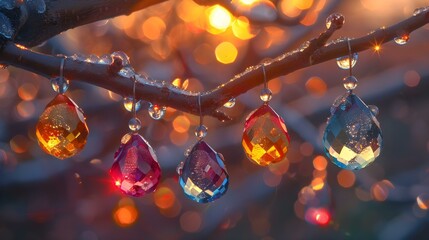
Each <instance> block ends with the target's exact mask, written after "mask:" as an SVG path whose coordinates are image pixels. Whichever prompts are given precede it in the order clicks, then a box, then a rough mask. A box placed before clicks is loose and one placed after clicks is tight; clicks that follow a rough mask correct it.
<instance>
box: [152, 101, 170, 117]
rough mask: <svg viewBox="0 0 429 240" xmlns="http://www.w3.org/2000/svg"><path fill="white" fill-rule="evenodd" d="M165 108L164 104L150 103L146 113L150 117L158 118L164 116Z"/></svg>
mask: <svg viewBox="0 0 429 240" xmlns="http://www.w3.org/2000/svg"><path fill="white" fill-rule="evenodd" d="M166 109H167V108H166V107H165V106H160V105H158V104H152V103H150V104H149V109H148V113H149V116H150V117H151V118H153V119H155V120H159V119H161V118H162V117H164V115H165V111H166Z"/></svg>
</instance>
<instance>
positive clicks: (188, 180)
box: [179, 140, 229, 203]
mask: <svg viewBox="0 0 429 240" xmlns="http://www.w3.org/2000/svg"><path fill="white" fill-rule="evenodd" d="M179 183H180V186H181V187H182V188H183V191H184V193H185V195H186V196H187V197H189V198H190V199H192V200H194V201H196V202H199V203H207V202H212V201H213V200H216V199H218V198H220V197H221V196H222V195H224V194H225V193H226V191H227V190H228V184H229V176H228V172H227V171H226V168H225V165H224V163H223V161H222V158H221V157H220V156H219V154H218V153H217V152H215V151H214V150H213V149H212V148H211V147H210V146H209V145H208V144H207V143H206V142H204V141H202V140H201V141H198V142H197V143H196V144H195V145H194V147H193V148H192V150H191V152H190V153H189V156H188V157H187V158H186V160H185V162H184V164H183V168H182V170H181V174H180V175H179Z"/></svg>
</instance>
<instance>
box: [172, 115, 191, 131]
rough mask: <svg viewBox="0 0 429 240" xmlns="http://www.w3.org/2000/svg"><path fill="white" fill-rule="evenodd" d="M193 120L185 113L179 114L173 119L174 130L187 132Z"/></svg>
mask: <svg viewBox="0 0 429 240" xmlns="http://www.w3.org/2000/svg"><path fill="white" fill-rule="evenodd" d="M190 126H191V122H190V121H189V118H188V117H187V116H185V115H179V116H177V117H176V118H175V119H174V120H173V128H174V131H176V132H178V133H185V132H187V131H188V130H189V127H190Z"/></svg>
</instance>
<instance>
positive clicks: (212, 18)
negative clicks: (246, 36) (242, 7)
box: [206, 4, 232, 34]
mask: <svg viewBox="0 0 429 240" xmlns="http://www.w3.org/2000/svg"><path fill="white" fill-rule="evenodd" d="M206 14H207V16H208V19H209V23H210V26H211V27H212V28H214V29H215V30H218V31H219V33H220V32H224V31H225V30H226V29H227V28H228V27H229V26H230V24H231V21H232V15H231V13H230V12H229V11H228V10H226V9H225V8H224V7H222V6H220V5H217V4H216V5H214V6H213V7H210V8H208V9H207V13H206ZM211 33H214V34H216V32H211Z"/></svg>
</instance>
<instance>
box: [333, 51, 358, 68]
mask: <svg viewBox="0 0 429 240" xmlns="http://www.w3.org/2000/svg"><path fill="white" fill-rule="evenodd" d="M358 58H359V55H358V54H357V53H353V54H352V67H354V66H355V65H356V62H357V60H358ZM337 65H338V67H340V68H341V69H349V68H350V60H349V55H347V56H343V57H339V58H337Z"/></svg>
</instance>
